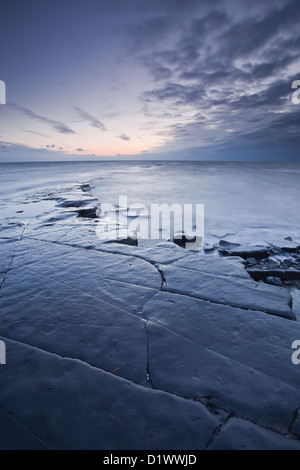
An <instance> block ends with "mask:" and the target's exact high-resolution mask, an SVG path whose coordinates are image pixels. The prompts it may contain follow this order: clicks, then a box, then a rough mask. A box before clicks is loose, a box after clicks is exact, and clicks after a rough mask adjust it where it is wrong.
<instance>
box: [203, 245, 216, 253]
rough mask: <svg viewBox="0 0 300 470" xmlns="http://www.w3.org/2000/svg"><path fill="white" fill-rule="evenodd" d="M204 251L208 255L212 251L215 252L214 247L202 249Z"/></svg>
mask: <svg viewBox="0 0 300 470" xmlns="http://www.w3.org/2000/svg"><path fill="white" fill-rule="evenodd" d="M204 251H205V253H210V252H212V251H215V247H214V246H206V247H205V248H204Z"/></svg>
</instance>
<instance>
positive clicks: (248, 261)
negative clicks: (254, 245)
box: [246, 258, 257, 264]
mask: <svg viewBox="0 0 300 470" xmlns="http://www.w3.org/2000/svg"><path fill="white" fill-rule="evenodd" d="M246 261H247V263H248V264H256V263H257V262H256V259H255V258H247V259H246Z"/></svg>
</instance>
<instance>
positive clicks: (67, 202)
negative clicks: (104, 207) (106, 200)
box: [56, 198, 97, 208]
mask: <svg viewBox="0 0 300 470" xmlns="http://www.w3.org/2000/svg"><path fill="white" fill-rule="evenodd" d="M92 201H97V199H95V198H93V199H91V198H87V199H76V200H70V199H69V200H65V201H62V202H60V203H59V204H56V205H57V207H66V208H69V207H82V206H86V205H87V204H90V203H91V202H92Z"/></svg>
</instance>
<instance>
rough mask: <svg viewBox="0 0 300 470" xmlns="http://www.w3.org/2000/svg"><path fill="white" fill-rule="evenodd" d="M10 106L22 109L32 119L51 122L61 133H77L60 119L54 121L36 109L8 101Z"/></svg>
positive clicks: (46, 122) (45, 122)
mask: <svg viewBox="0 0 300 470" xmlns="http://www.w3.org/2000/svg"><path fill="white" fill-rule="evenodd" d="M8 106H10V107H11V108H13V109H16V110H18V111H21V112H22V113H23V114H24V115H25V116H27V117H29V118H30V119H34V120H36V121H39V122H42V123H44V124H49V125H50V126H51V127H52V128H53V129H55V130H57V131H58V132H60V133H61V134H76V132H74V131H73V130H72V129H70V127H68V126H67V125H66V124H63V123H61V122H59V121H54V120H53V119H49V118H47V117H45V116H41V115H40V114H37V113H35V112H34V111H31V110H30V109H27V108H23V107H22V106H19V105H18V104H15V103H8Z"/></svg>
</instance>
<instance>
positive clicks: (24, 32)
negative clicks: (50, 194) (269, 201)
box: [0, 0, 300, 162]
mask: <svg viewBox="0 0 300 470" xmlns="http://www.w3.org/2000/svg"><path fill="white" fill-rule="evenodd" d="M0 16H1V29H0V80H1V81H2V82H0V103H1V104H0V162H1V161H2V162H4V161H6V162H7V161H51V160H55V161H64V160H74V161H75V160H89V161H90V160H98V159H105V160H118V159H119V160H123V159H125V160H126V159H130V160H133V159H150V160H154V159H163V160H168V159H171V160H172V159H175V160H237V161H244V160H246V161H249V160H254V161H294V162H300V152H299V150H300V81H299V83H297V82H296V81H297V80H300V54H299V51H300V28H299V24H300V1H299V0H264V1H262V0H259V1H258V0H106V1H103V0H59V1H58V0H56V1H54V0H52V1H48V0H1V4H0ZM1 83H5V87H6V90H5V100H4V99H3V93H4V88H3V87H2V88H1ZM293 84H294V85H293ZM293 86H294V88H293ZM298 87H299V94H297V89H298ZM1 92H2V95H1ZM1 96H2V100H1ZM4 101H5V103H4Z"/></svg>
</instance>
